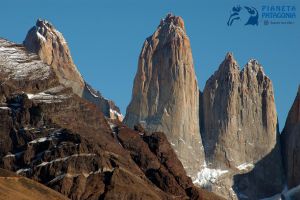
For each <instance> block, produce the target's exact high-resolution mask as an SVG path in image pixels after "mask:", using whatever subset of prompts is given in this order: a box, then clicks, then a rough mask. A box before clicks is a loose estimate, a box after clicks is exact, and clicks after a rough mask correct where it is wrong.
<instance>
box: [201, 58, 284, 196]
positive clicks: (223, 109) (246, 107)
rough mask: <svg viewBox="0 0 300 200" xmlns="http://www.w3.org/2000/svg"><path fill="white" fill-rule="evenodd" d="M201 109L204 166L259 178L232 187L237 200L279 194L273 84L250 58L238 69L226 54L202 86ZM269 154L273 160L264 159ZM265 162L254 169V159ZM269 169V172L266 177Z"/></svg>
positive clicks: (278, 157) (278, 151)
mask: <svg viewBox="0 0 300 200" xmlns="http://www.w3.org/2000/svg"><path fill="white" fill-rule="evenodd" d="M202 108H203V121H202V124H203V127H202V128H203V132H202V139H203V144H204V148H205V154H206V161H207V163H208V166H209V167H212V168H221V169H229V171H232V170H234V171H235V172H232V173H233V174H238V173H242V172H243V173H245V172H247V171H248V172H249V171H251V170H252V169H253V170H252V172H253V173H254V174H253V173H252V176H251V177H252V178H253V177H256V175H257V174H259V175H260V176H261V177H260V178H261V179H259V178H257V179H255V178H253V181H251V179H249V177H248V178H246V179H247V180H246V179H243V181H238V182H239V183H235V185H234V187H235V191H236V193H237V195H238V197H239V198H242V196H243V195H244V196H248V197H249V198H250V199H257V198H263V197H267V196H272V194H276V193H278V192H280V191H281V189H282V184H283V180H282V173H283V172H282V167H281V155H280V145H278V144H279V141H278V136H279V135H278V134H279V132H278V130H277V114H276V108H275V102H274V93H273V86H272V83H271V81H270V79H269V78H268V77H267V76H266V75H265V73H264V71H263V68H262V67H261V65H260V64H259V63H258V62H257V61H256V60H250V61H249V62H248V63H247V64H246V66H245V67H244V69H243V70H240V69H239V66H238V64H237V62H236V61H235V60H234V58H233V55H232V54H231V53H228V54H227V55H226V58H225V60H224V61H223V62H222V64H221V65H220V67H219V69H218V70H217V71H216V72H215V73H214V75H213V76H211V77H210V78H209V80H208V81H207V82H206V85H205V89H204V92H203V106H202ZM271 152H272V159H266V157H267V156H269V155H270V154H271ZM264 159H266V160H268V161H267V162H261V163H260V164H259V165H262V166H259V167H258V166H257V165H258V164H257V163H258V161H261V160H264ZM262 163H263V164H262ZM259 169H260V170H259ZM267 170H270V171H272V174H267V173H265V172H266V171H267ZM229 174H230V173H229ZM274 174H276V176H274ZM231 175H232V174H231ZM231 175H229V177H231ZM254 179H255V180H254ZM258 180H260V181H258ZM235 181H237V179H235ZM253 182H255V184H254V183H253ZM226 184H227V185H228V184H229V183H225V185H226ZM240 184H243V187H242V186H241V185H240ZM229 185H230V184H229ZM266 187H270V188H272V190H266V189H265V188H266ZM254 190H255V192H254Z"/></svg>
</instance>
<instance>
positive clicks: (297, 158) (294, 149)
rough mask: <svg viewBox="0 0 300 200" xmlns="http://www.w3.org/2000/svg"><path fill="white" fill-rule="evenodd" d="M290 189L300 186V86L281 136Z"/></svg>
mask: <svg viewBox="0 0 300 200" xmlns="http://www.w3.org/2000/svg"><path fill="white" fill-rule="evenodd" d="M281 138H282V144H283V151H282V152H283V158H284V165H285V169H286V176H287V184H288V188H293V187H296V186H297V185H299V184H300V171H299V169H300V151H299V150H300V86H299V88H298V93H297V96H296V98H295V101H294V103H293V105H292V107H291V109H290V111H289V114H288V118H287V120H286V123H285V127H284V129H283V132H282V134H281Z"/></svg>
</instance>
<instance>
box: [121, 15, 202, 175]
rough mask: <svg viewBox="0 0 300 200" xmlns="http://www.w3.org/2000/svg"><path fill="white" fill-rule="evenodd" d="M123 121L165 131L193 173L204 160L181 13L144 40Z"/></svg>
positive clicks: (196, 97) (168, 16)
mask: <svg viewBox="0 0 300 200" xmlns="http://www.w3.org/2000/svg"><path fill="white" fill-rule="evenodd" d="M124 123H125V124H127V125H128V126H129V127H133V126H134V125H136V124H142V125H143V126H144V127H145V128H146V130H149V131H162V132H164V133H165V134H166V135H167V138H168V141H169V142H170V143H171V144H172V145H173V148H174V150H175V152H176V154H177V156H178V157H179V159H180V161H181V162H182V163H183V166H184V167H185V169H186V171H187V173H188V174H189V175H190V176H191V177H195V176H196V173H197V172H198V171H199V169H200V168H201V165H203V157H204V156H203V149H202V142H201V137H200V131H199V91H198V86H197V80H196V77H195V72H194V65H193V59H192V52H191V47H190V42H189V38H188V36H187V35H186V31H185V27H184V22H183V20H182V18H180V17H177V16H173V15H171V14H169V15H167V17H166V18H165V19H163V20H162V21H161V23H160V25H159V26H158V28H157V30H156V31H155V32H154V33H153V35H152V36H150V37H149V38H147V39H146V41H145V42H144V45H143V48H142V51H141V54H140V57H139V62H138V70H137V73H136V76H135V79H134V86H133V92H132V100H131V102H130V104H129V106H128V107H127V112H126V116H125V119H124Z"/></svg>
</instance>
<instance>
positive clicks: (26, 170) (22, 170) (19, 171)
mask: <svg viewBox="0 0 300 200" xmlns="http://www.w3.org/2000/svg"><path fill="white" fill-rule="evenodd" d="M30 170H31V169H30V168H23V169H19V170H18V171H17V172H16V173H17V174H21V173H23V172H28V171H30Z"/></svg>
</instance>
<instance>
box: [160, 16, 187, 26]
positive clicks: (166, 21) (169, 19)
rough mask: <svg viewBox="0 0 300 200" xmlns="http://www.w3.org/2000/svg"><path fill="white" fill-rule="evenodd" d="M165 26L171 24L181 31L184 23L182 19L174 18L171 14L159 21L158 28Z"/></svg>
mask: <svg viewBox="0 0 300 200" xmlns="http://www.w3.org/2000/svg"><path fill="white" fill-rule="evenodd" d="M166 24H167V25H172V24H173V25H174V26H177V27H180V28H181V29H183V30H185V28H184V21H183V19H182V17H180V16H175V15H173V14H172V13H169V14H167V16H166V17H165V18H164V19H162V20H161V21H160V26H163V25H166Z"/></svg>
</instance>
